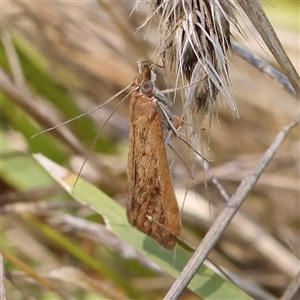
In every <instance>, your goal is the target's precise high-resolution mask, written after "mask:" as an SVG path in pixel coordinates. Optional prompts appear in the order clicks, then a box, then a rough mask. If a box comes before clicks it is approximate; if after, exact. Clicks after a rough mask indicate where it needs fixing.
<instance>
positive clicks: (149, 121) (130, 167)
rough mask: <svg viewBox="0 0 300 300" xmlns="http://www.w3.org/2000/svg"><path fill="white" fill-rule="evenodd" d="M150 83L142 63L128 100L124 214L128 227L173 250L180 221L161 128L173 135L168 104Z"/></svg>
mask: <svg viewBox="0 0 300 300" xmlns="http://www.w3.org/2000/svg"><path fill="white" fill-rule="evenodd" d="M153 81H154V79H153V75H152V74H151V67H150V66H149V64H148V63H145V62H142V63H141V65H140V73H139V75H137V77H136V78H135V80H134V84H133V86H134V87H135V88H134V90H133V92H132V94H131V98H130V131H129V153H128V163H127V175H128V184H127V202H126V211H127V218H128V221H129V223H130V224H132V225H133V226H135V227H136V228H137V229H138V230H140V231H142V232H143V233H145V234H147V235H149V236H150V237H152V238H153V239H155V240H156V241H157V242H158V243H159V244H160V245H162V246H163V247H165V248H167V249H172V248H174V246H175V245H176V242H177V237H179V236H180V232H181V221H180V212H179V207H178V204H177V200H176V196H175V192H174V189H173V185H172V180H171V175H170V170H169V165H168V160H167V154H166V147H165V139H166V137H165V134H164V130H163V127H166V126H167V127H168V128H170V130H172V131H173V132H175V133H176V131H174V128H172V126H173V125H172V114H171V113H170V111H169V110H168V109H167V108H166V105H168V104H170V100H169V99H168V98H167V97H165V96H164V95H163V94H161V93H160V92H159V90H158V89H156V87H155V86H154V82H153ZM168 101H169V102H168Z"/></svg>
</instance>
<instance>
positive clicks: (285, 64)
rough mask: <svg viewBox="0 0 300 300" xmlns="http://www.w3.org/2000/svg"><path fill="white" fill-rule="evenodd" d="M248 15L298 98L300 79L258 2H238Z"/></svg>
mask: <svg viewBox="0 0 300 300" xmlns="http://www.w3.org/2000/svg"><path fill="white" fill-rule="evenodd" d="M238 2H239V4H240V6H241V7H242V8H243V9H244V11H245V13H246V15H247V16H248V18H249V19H250V21H251V22H252V24H253V25H254V27H255V29H256V30H257V31H258V32H259V34H260V35H261V37H262V39H263V41H264V42H265V44H266V45H267V47H268V48H269V50H270V51H271V53H272V54H273V55H274V57H275V59H276V60H277V62H278V63H279V65H280V66H281V68H282V69H283V70H284V72H285V73H286V75H287V77H288V78H289V79H290V81H291V84H292V86H293V87H294V89H295V91H296V94H297V95H298V97H299V96H300V78H299V75H298V74H297V71H296V70H295V68H294V66H293V64H292V63H291V61H290V59H289V57H288V56H287V54H286V52H285V51H284V49H283V47H282V45H281V43H280V41H279V39H278V37H277V35H276V33H275V31H274V29H273V27H272V25H271V24H270V22H269V20H268V18H267V16H266V14H265V12H264V11H263V9H262V8H261V6H260V4H259V3H258V1H257V0H253V1H248V0H238Z"/></svg>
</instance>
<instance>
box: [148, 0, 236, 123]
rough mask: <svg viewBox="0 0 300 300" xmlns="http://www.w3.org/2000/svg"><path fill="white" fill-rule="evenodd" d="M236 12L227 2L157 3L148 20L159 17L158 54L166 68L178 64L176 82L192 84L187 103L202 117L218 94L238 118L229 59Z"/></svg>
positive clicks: (164, 0)
mask: <svg viewBox="0 0 300 300" xmlns="http://www.w3.org/2000/svg"><path fill="white" fill-rule="evenodd" d="M233 9H239V8H238V7H236V6H235V4H234V2H233V1H228V0H191V1H186V0H173V1H167V0H157V1H156V2H155V4H154V6H153V7H152V12H151V13H150V15H149V17H148V20H147V21H149V20H150V19H151V18H152V17H153V16H155V15H159V16H160V21H159V33H160V43H159V45H158V47H157V51H158V54H159V56H160V57H161V58H162V60H163V62H164V65H166V66H169V67H171V66H172V65H175V68H176V74H177V81H178V80H179V79H183V82H184V84H186V82H188V83H190V84H191V85H190V88H189V89H188V92H187V97H186V102H185V104H186V106H187V107H189V108H192V110H193V112H194V113H195V112H196V111H200V112H202V117H203V116H204V115H205V114H206V113H207V112H208V113H211V112H212V108H213V107H214V106H215V104H214V101H215V100H216V97H217V95H218V93H219V92H220V93H221V95H222V96H223V97H225V98H226V99H227V100H228V102H229V104H230V106H231V108H232V110H233V111H234V112H235V114H236V115H237V109H236V105H235V102H234V100H233V96H232V93H231V89H230V82H229V76H228V68H227V56H226V52H227V50H228V48H229V47H230V25H232V26H234V27H236V28H239V27H238V24H237V21H236V19H235V17H234V14H233ZM202 117H201V119H202ZM198 118H199V116H198Z"/></svg>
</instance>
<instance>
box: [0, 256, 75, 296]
mask: <svg viewBox="0 0 300 300" xmlns="http://www.w3.org/2000/svg"><path fill="white" fill-rule="evenodd" d="M1 253H2V255H3V256H4V257H5V258H6V259H8V260H9V261H11V262H12V263H13V264H15V265H17V266H18V267H19V268H21V269H22V270H23V271H24V272H25V273H26V274H27V275H28V276H29V277H31V278H32V279H34V280H36V281H37V282H38V283H39V284H40V285H41V286H43V287H45V288H46V289H48V290H50V291H53V292H54V293H56V294H57V295H59V296H60V297H61V298H62V299H70V300H71V299H72V300H75V298H73V297H72V296H71V295H67V294H66V293H65V292H64V291H62V290H61V289H59V288H58V287H56V286H55V285H54V284H52V282H50V281H49V280H48V279H46V278H45V277H43V276H41V275H39V274H38V273H37V272H36V271H35V270H34V269H32V268H31V267H30V266H29V265H27V264H25V263H24V262H23V261H21V260H20V259H18V258H17V257H16V256H14V255H12V254H11V253H9V252H7V251H4V250H1ZM1 299H2V298H1Z"/></svg>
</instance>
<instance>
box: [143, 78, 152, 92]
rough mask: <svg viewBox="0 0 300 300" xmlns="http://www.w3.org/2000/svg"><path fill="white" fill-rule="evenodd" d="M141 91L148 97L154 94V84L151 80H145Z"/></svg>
mask: <svg viewBox="0 0 300 300" xmlns="http://www.w3.org/2000/svg"><path fill="white" fill-rule="evenodd" d="M141 91H142V93H143V94H145V95H146V96H151V95H152V92H153V82H152V81H151V80H145V81H144V82H143V83H142V85H141Z"/></svg>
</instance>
